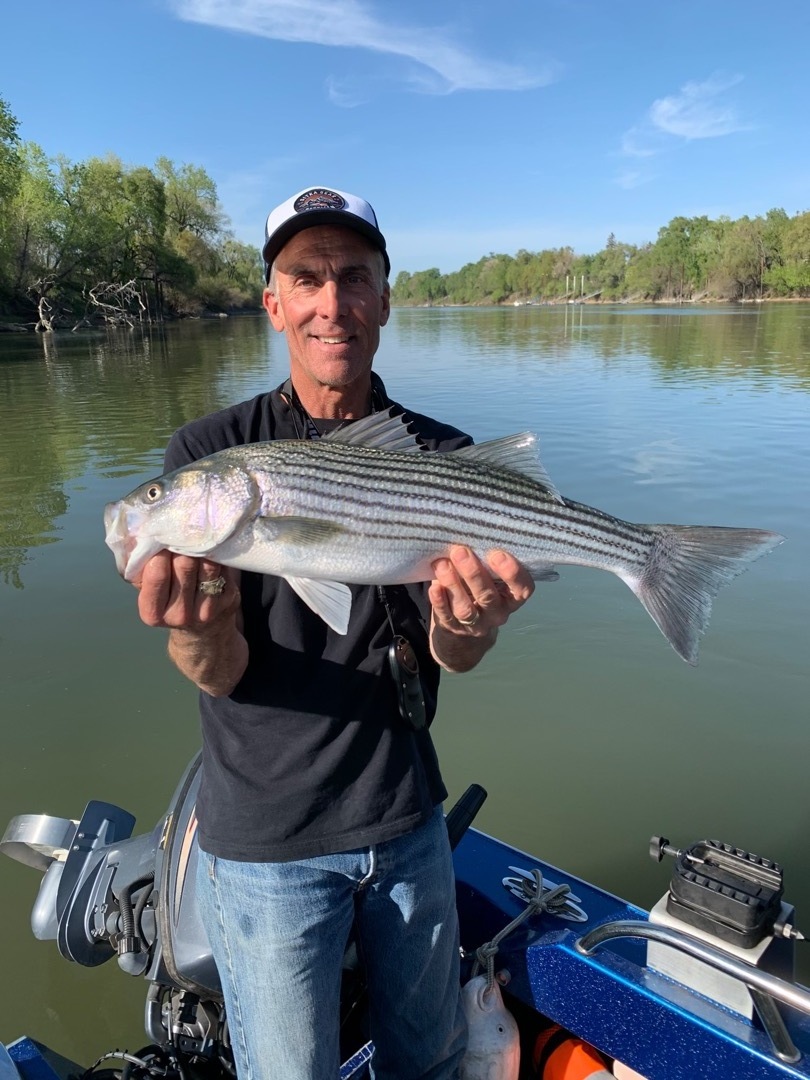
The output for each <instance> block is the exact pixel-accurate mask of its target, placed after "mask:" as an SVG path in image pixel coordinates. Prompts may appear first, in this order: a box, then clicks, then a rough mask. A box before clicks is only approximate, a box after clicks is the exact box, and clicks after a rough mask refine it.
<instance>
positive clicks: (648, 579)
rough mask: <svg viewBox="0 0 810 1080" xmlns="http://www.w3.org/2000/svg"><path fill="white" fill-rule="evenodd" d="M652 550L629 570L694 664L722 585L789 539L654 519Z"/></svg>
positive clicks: (659, 620)
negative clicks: (638, 570) (635, 571)
mask: <svg viewBox="0 0 810 1080" xmlns="http://www.w3.org/2000/svg"><path fill="white" fill-rule="evenodd" d="M648 528H650V529H651V530H652V531H653V532H654V533H656V534H657V535H656V537H655V541H654V543H653V546H652V549H651V551H650V556H649V558H648V560H647V562H646V564H645V566H644V568H643V570H642V571H641V573H640V574H639V575H637V576H635V577H631V576H630V575H628V576H624V575H622V576H623V578H624V580H625V582H626V583H627V584H628V585H629V586H630V588H631V589H632V590H633V592H634V593H635V594H636V596H637V597H638V598H639V600H640V601H641V602H642V604H643V605H644V607H645V608H646V609H647V611H648V612H649V614H650V616H651V617H652V618H653V620H654V621H655V623H656V625H657V626H658V628H659V630H660V631H661V633H662V634H663V635H664V637H665V638H666V639H667V641H668V642H669V643H670V645H671V646H672V647H673V649H674V650H675V651H676V652H677V653H678V655H679V656H681V657H683V659H684V660H686V662H687V663H689V664H692V665H694V664H697V658H698V646H699V643H700V635H701V634H702V633H703V631H704V630H705V629H706V627H707V625H708V623H709V618H710V616H711V613H712V601H713V600H714V597H715V596H716V595H717V593H718V592H719V591H720V589H721V588H722V587H723V586H724V585H727V584H728V583H729V582H730V581H733V580H734V578H735V577H737V575H738V574H741V573H742V572H743V571H744V570H747V569H748V567H749V565H750V564H751V563H752V562H754V560H755V559H758V558H759V557H760V556H761V555H765V554H767V552H769V551H772V550H773V548H775V547H776V546H777V545H778V544H781V543H782V542H783V540H784V539H785V538H784V536H780V535H779V534H778V533H773V532H766V531H765V530H763V529H729V528H721V527H715V526H700V525H650V526H648Z"/></svg>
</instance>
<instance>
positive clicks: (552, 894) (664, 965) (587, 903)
mask: <svg viewBox="0 0 810 1080" xmlns="http://www.w3.org/2000/svg"><path fill="white" fill-rule="evenodd" d="M199 778H200V773H199V756H198V757H196V758H195V759H194V760H193V761H192V762H191V764H190V765H189V767H188V769H187V770H186V772H185V774H184V776H183V777H182V779H181V781H180V784H179V785H178V788H177V790H176V791H175V793H174V796H173V798H172V801H171V803H170V806H169V809H168V811H167V813H166V814H165V815H164V816H163V817H162V818H160V820H159V821H158V822H157V824H156V825H155V827H154V829H152V831H151V832H149V833H145V834H141V835H137V836H133V835H132V833H133V829H134V825H135V819H134V818H133V817H132V815H131V814H129V813H127V811H125V810H123V809H122V808H120V807H117V806H115V805H113V804H110V803H106V802H100V801H97V800H92V801H90V802H89V803H88V804H87V807H86V809H85V811H84V814H83V815H82V817H81V818H80V819H79V820H69V819H65V818H56V817H51V816H49V815H43V814H37V815H30V814H23V815H20V816H18V817H15V818H14V819H13V820H12V821H11V822H10V824H9V826H8V828H7V829H6V831H5V834H4V836H3V839H2V841H0V851H2V852H3V853H4V854H6V855H8V856H11V857H12V858H15V859H17V860H19V861H21V862H24V863H27V864H28V865H29V866H31V867H32V868H34V869H36V870H38V871H39V872H41V873H42V875H43V876H42V880H41V883H40V887H39V891H38V893H37V896H36V899H35V901H34V905H33V910H32V917H31V923H32V929H33V932H34V934H35V936H36V937H37V938H40V939H43V940H52V941H55V942H56V945H57V948H58V950H59V952H60V953H61V954H62V956H64V957H65V958H66V959H68V960H72V961H74V962H77V963H79V964H83V965H85V966H88V967H94V966H97V965H99V964H102V963H104V962H106V961H108V960H110V959H113V958H115V959H116V960H117V962H118V964H119V966H120V967H121V968H122V970H123V971H125V972H127V973H128V974H130V975H140V976H143V977H144V978H145V980H146V982H147V985H148V989H147V993H146V1007H145V1022H144V1026H145V1030H146V1033H147V1035H148V1038H149V1039H150V1040H151V1042H150V1044H149V1046H147V1047H146V1048H145V1049H143V1050H140V1051H138V1052H136V1053H133V1054H129V1055H128V1056H127V1057H126V1058H124V1055H123V1053H122V1052H119V1051H111V1052H110V1054H109V1055H107V1056H106V1057H105V1058H103V1059H100V1060H99V1062H96V1063H95V1064H94V1065H92V1066H91V1067H90V1068H89V1069H87V1067H86V1066H80V1065H77V1064H76V1063H74V1062H70V1061H66V1060H65V1059H64V1058H60V1057H59V1055H58V1053H57V1052H55V1051H54V1050H52V1049H50V1048H47V1047H44V1046H42V1045H41V1044H40V1043H38V1042H37V1041H36V1039H35V1037H32V1036H30V1035H27V1034H24V1035H21V1037H20V1038H19V1039H16V1040H15V1041H14V1042H12V1043H10V1044H8V1045H7V1046H5V1047H2V1046H0V1080H67V1078H68V1077H70V1076H72V1077H74V1078H75V1077H78V1076H80V1075H83V1076H85V1077H88V1078H89V1077H96V1078H101V1077H117V1076H126V1077H128V1078H130V1080H140V1078H145V1077H149V1076H165V1077H174V1076H176V1077H179V1078H180V1080H182V1078H183V1077H191V1076H194V1077H197V1076H205V1077H211V1078H220V1077H221V1078H225V1077H233V1075H234V1072H233V1066H232V1064H231V1059H230V1053H229V1043H228V1034H227V1018H226V1017H225V1016H224V1011H223V1008H222V1004H221V998H220V995H219V980H218V977H217V973H216V968H215V966H214V964H213V960H212V957H211V953H210V948H209V947H208V943H207V939H206V935H205V929H204V926H203V925H202V922H201V920H200V916H199V913H198V911H197V907H196V902H195V896H194V891H193V882H194V874H195V866H196V859H197V846H196V814H195V805H196V794H197V790H198V785H199ZM485 798H486V792H485V791H484V790H483V788H481V787H479V786H478V785H475V784H473V785H471V786H470V788H469V789H468V790H467V792H465V794H464V795H463V796H462V798H461V799H460V800H459V801H458V803H457V804H456V805H455V806H454V807H453V808H452V809H451V810H450V811H449V813H448V814H447V823H448V831H449V833H450V836H451V843H452V844H453V847H454V854H453V857H454V862H455V873H456V890H457V902H458V910H459V918H460V926H461V943H462V958H463V961H462V969H463V976H464V979H465V980H467V979H470V978H472V977H479V978H480V977H483V978H484V979H485V981H486V989H487V991H490V990H492V991H494V990H495V987H496V986H497V992H498V993H499V994H500V995H501V996H502V998H503V1001H504V1002H505V1005H506V1007H507V1009H508V1011H509V1013H510V1014H511V1016H512V1017H514V1019H515V1021H516V1023H517V1033H518V1035H517V1038H518V1041H519V1051H520V1064H519V1065H517V1064H515V1070H516V1071H515V1072H513V1073H511V1074H510V1073H508V1072H505V1071H493V1072H491V1073H487V1074H486V1075H487V1076H492V1077H494V1078H497V1080H517V1077H520V1078H528V1077H538V1076H540V1077H546V1078H551V1077H554V1078H555V1080H556V1078H564V1080H574V1077H576V1080H584V1078H585V1077H586V1076H592V1077H597V1076H598V1077H607V1076H615V1077H618V1078H623V1080H638V1078H646V1080H697V1078H704V1077H705V1078H732V1080H768V1078H773V1080H777V1078H779V1080H786V1078H790V1077H795V1078H799V1077H810V990H808V989H807V988H805V987H803V986H802V985H800V984H799V983H798V982H797V981H796V978H795V962H794V961H795V956H794V953H795V943H796V941H797V940H800V939H801V938H802V935H801V933H800V932H799V931H798V930H797V928H796V925H795V921H794V920H795V912H794V909H793V907H792V906H791V905H790V904H789V903H788V902H787V901H786V900H785V898H784V895H783V883H782V870H781V867H780V866H778V864H776V863H774V862H773V861H771V860H769V859H767V858H762V857H759V856H757V855H754V854H752V853H750V852H747V851H744V850H741V849H739V848H736V847H733V846H732V845H729V844H725V843H723V842H720V841H717V840H700V841H697V842H695V843H692V844H690V845H688V846H687V847H684V848H677V847H675V846H674V845H672V844H671V843H670V841H669V840H668V839H666V838H665V837H653V838H652V840H651V845H650V854H651V855H652V856H653V858H655V859H657V860H658V861H662V860H663V859H664V858H666V857H671V858H672V860H673V861H672V865H671V875H670V877H669V880H668V882H666V884H665V887H664V892H663V895H662V897H661V900H660V901H659V902H658V903H657V904H656V905H654V906H653V908H652V909H651V910H650V911H646V910H643V909H641V908H639V907H636V906H634V905H632V904H630V903H628V902H627V901H624V900H622V899H620V898H618V897H616V896H614V895H612V894H611V893H608V892H606V891H605V890H603V889H601V888H600V887H599V886H598V885H596V884H592V883H589V882H586V881H583V880H581V879H579V878H577V877H574V876H572V875H571V874H568V873H566V872H565V871H564V870H562V869H559V868H557V867H555V866H552V865H549V864H548V863H545V862H543V861H542V860H540V859H538V858H536V857H535V856H533V855H530V854H527V853H526V852H523V851H520V850H518V849H517V848H515V847H512V846H510V845H508V844H506V843H503V842H502V841H500V840H498V839H497V838H494V837H491V836H488V835H486V834H485V833H483V832H481V831H480V830H478V829H476V828H474V827H473V826H472V822H473V820H474V818H475V814H476V813H477V810H478V808H479V807H480V806H481V804H482V802H483V801H484V799H485ZM365 1001H366V988H365V984H364V980H363V974H362V967H361V965H360V963H359V960H358V957H357V952H356V949H354V948H353V947H352V946H351V945H350V947H349V949H348V950H347V953H346V958H345V960H344V989H343V1002H342V1015H341V1038H342V1046H343V1049H344V1064H343V1066H342V1069H341V1080H361V1078H363V1077H366V1076H368V1063H369V1061H370V1060H371V1058H372V1056H373V1052H374V1048H373V1044H372V1043H370V1042H369V1041H368V1034H367V1031H366V1028H365ZM561 1048H562V1049H561ZM575 1050H579V1051H580V1053H581V1054H584V1055H585V1056H584V1057H580V1058H576V1054H575V1053H574V1051H575ZM563 1051H564V1052H565V1053H564V1059H565V1062H568V1063H569V1064H568V1065H565V1064H561V1061H562V1059H561V1057H560V1055H561V1054H563ZM568 1051H571V1052H570V1053H568ZM116 1058H118V1059H122V1058H124V1060H119V1061H118V1062H117V1063H116V1062H115V1059H116ZM575 1059H576V1061H578V1062H579V1063H578V1064H576V1063H575ZM516 1060H517V1059H515V1061H516ZM555 1060H556V1065H554V1066H553V1068H552V1065H553V1063H554V1061H555ZM586 1060H587V1062H590V1063H591V1064H585V1065H583V1061H586ZM116 1070H117V1071H116ZM575 1070H576V1071H575Z"/></svg>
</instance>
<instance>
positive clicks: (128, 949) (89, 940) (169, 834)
mask: <svg viewBox="0 0 810 1080" xmlns="http://www.w3.org/2000/svg"><path fill="white" fill-rule="evenodd" d="M199 780H200V757H199V755H198V756H197V757H195V759H194V760H193V761H192V763H191V764H190V765H189V767H188V769H187V770H186V772H185V774H184V776H183V778H182V780H181V781H180V784H179V785H178V788H177V790H176V791H175V793H174V795H173V797H172V800H171V804H170V806H169V810H168V812H167V813H166V815H165V816H164V817H163V818H161V820H160V821H159V822H158V823H157V825H156V826H155V828H154V829H153V830H152V832H151V833H148V834H146V835H143V836H136V837H133V836H132V830H133V828H134V825H135V818H134V817H133V816H132V814H129V813H127V812H126V811H125V810H122V809H121V808H120V807H118V806H114V805H112V804H111V803H106V802H99V801H97V800H93V801H91V802H89V803H88V804H87V807H86V809H85V811H84V813H83V814H82V817H81V819H80V820H79V821H71V820H67V819H64V818H55V817H50V816H48V815H47V814H36V815H34V814H24V815H21V816H20V817H16V818H14V819H13V820H12V821H11V822H10V823H9V826H8V828H7V829H6V831H5V834H4V836H3V839H2V841H0V851H2V852H3V854H5V855H9V856H11V858H13V859H17V860H18V861H19V862H22V863H25V864H26V865H28V866H32V867H34V868H35V869H37V870H41V871H44V877H43V879H42V884H41V885H40V888H39V893H38V895H37V899H36V901H35V903H34V907H33V911H32V913H31V928H32V930H33V932H34V936H35V937H37V938H39V939H40V940H55V941H56V944H57V947H58V949H59V952H60V953H61V954H62V956H64V957H65V958H66V959H67V960H73V961H75V962H76V963H79V964H82V965H83V966H85V967H96V966H97V965H99V964H103V963H105V962H106V961H107V960H110V959H111V958H112V957H113V956H116V957H117V959H118V964H119V966H120V967H121V969H122V970H123V971H125V972H126V973H127V974H128V975H143V976H145V977H146V979H147V980H148V981H149V983H150V988H149V992H148V994H147V1001H146V1015H145V1028H146V1031H147V1034H148V1035H149V1037H150V1039H152V1040H153V1041H154V1042H155V1043H156V1044H158V1045H159V1046H165V1045H167V1044H168V1045H169V1046H170V1047H171V1048H172V1049H173V1050H174V1051H175V1052H176V1053H180V1054H182V1055H184V1056H191V1057H202V1058H207V1059H209V1060H210V1059H215V1060H218V1062H219V1064H220V1065H221V1066H222V1067H223V1068H224V1069H225V1071H226V1072H228V1073H232V1072H233V1066H232V1064H231V1057H230V1051H229V1048H228V1039H227V1023H226V1019H225V1015H224V1009H223V1006H222V994H221V988H220V982H219V976H218V974H217V970H216V966H215V964H214V959H213V956H212V954H211V947H210V945H209V943H208V939H207V936H206V933H205V928H204V926H203V923H202V919H201V917H200V913H199V910H198V908H197V903H196V895H195V890H194V879H195V873H196V864H197V858H198V851H199V849H198V847H197V843H196V835H197V818H196V813H195V806H196V800H197V791H198V788H199Z"/></svg>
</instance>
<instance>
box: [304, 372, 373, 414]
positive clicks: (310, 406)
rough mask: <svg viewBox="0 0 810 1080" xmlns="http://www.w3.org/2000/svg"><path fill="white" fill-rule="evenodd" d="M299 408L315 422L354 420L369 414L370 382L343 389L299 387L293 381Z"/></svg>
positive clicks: (365, 381)
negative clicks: (299, 404)
mask: <svg viewBox="0 0 810 1080" xmlns="http://www.w3.org/2000/svg"><path fill="white" fill-rule="evenodd" d="M293 387H294V388H295V392H296V394H297V395H298V400H299V402H300V403H301V406H302V407H303V408H304V409H305V410H306V412H308V413H309V415H310V416H311V417H313V419H315V420H356V419H358V418H359V417H361V416H368V414H369V413H370V412H371V381H370V380H368V379H367V380H364V381H363V383H362V385H361V384H358V385H352V386H345V387H332V386H318V387H315V386H312V385H311V384H305V385H303V386H299V385H298V384H297V383H296V382H295V381H293Z"/></svg>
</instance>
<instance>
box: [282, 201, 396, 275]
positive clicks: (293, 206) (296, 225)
mask: <svg viewBox="0 0 810 1080" xmlns="http://www.w3.org/2000/svg"><path fill="white" fill-rule="evenodd" d="M315 225H342V226H344V227H345V228H347V229H354V230H355V232H358V233H360V235H361V236H364V237H365V238H366V240H368V241H369V242H370V243H371V244H372V246H373V247H375V248H376V249H377V250H378V251H380V252H381V253H382V257H383V263H384V265H385V274H386V277H387V276H388V274H389V273H390V271H391V264H390V262H389V261H388V252H387V251H386V249H385V237H384V236H383V234H382V233H381V232H380V227H379V225H378V224H377V215H376V214H375V213H374V210H373V208H372V206H371V204H370V203H367V202H366V200H365V199H361V198H360V196H359V195H350V194H349V193H348V192H347V191H337V190H336V189H334V188H325V187H315V188H305V189H304V190H303V191H299V192H298V194H297V195H293V196H292V197H291V198H289V199H287V200H286V201H285V202H283V203H281V205H280V206H277V207H276V208H275V210H271V211H270V213H269V214H268V217H267V222H266V224H265V227H264V247H263V248H262V258H263V259H264V280H265V281H266V282H268V283H269V281H270V274H271V271H272V268H273V263H274V261H275V258H276V256H277V255H278V253H279V252H280V251H281V249H282V248H283V247H284V245H285V244H286V243H287V241H288V240H290V239H291V238H292V237H293V236H295V234H296V233H298V232H300V231H301V230H302V229H308V228H311V227H313V226H315Z"/></svg>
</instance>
